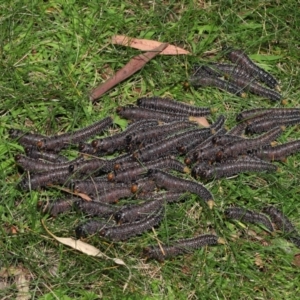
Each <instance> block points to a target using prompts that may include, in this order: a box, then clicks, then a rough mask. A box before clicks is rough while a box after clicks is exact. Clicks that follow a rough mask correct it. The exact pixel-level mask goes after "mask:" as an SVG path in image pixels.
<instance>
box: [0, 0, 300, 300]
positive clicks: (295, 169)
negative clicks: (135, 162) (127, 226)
mask: <svg viewBox="0 0 300 300" xmlns="http://www.w3.org/2000/svg"><path fill="white" fill-rule="evenodd" d="M140 2H141V3H142V4H141V3H140ZM143 2H144V3H143ZM99 3H100V2H99V1H63V0H61V1H43V2H41V1H31V2H30V3H29V2H28V1H1V2H0V10H1V15H0V25H1V31H0V54H1V56H0V68H1V72H0V101H1V102H0V103H1V106H0V112H1V119H0V136H1V141H2V142H1V144H0V154H1V156H0V171H1V172H0V182H1V184H0V191H1V198H0V199H1V200H0V220H1V221H0V224H1V226H0V232H1V237H0V257H1V260H0V268H8V267H13V266H15V267H19V268H23V269H24V270H27V273H28V278H29V280H30V292H31V295H32V298H33V299H47V300H48V299H99V298H101V297H103V298H104V299H141V298H142V299H297V298H299V296H300V290H299V287H298V282H299V279H300V272H299V266H296V265H295V264H294V263H293V261H294V255H295V254H296V253H298V252H299V250H298V249H297V248H295V247H294V246H293V245H292V244H290V243H288V242H286V241H285V240H284V239H283V238H282V237H280V236H279V235H276V236H274V237H272V236H270V235H268V234H266V233H265V232H264V231H263V230H262V229H261V228H259V227H257V226H249V227H242V225H241V224H239V223H228V222H225V221H224V219H223V217H222V214H221V211H222V209H223V208H224V207H226V206H228V205H230V204H236V205H241V206H245V207H247V208H249V209H257V210H259V209H260V208H261V207H262V206H264V205H265V204H269V203H272V204H279V207H281V208H282V210H283V211H284V212H285V213H286V214H287V215H288V216H289V217H290V219H291V220H292V221H293V222H294V224H295V225H296V227H297V228H298V229H299V230H300V222H299V213H300V208H299V204H298V203H299V199H298V198H299V195H300V193H299V186H300V184H299V183H300V182H299V175H300V172H299V163H298V161H299V159H300V155H294V156H293V157H290V158H289V159H288V161H287V163H284V164H278V165H279V166H280V168H281V171H280V172H278V173H276V174H247V175H239V176H237V177H236V178H232V179H223V180H218V181H213V182H210V183H208V184H207V186H208V187H209V189H210V190H211V191H212V193H213V194H214V196H215V201H216V203H217V207H216V209H215V210H214V211H213V212H211V211H208V210H207V208H205V207H203V208H202V206H201V203H200V204H199V202H198V199H197V198H195V197H193V198H191V199H190V200H189V201H187V202H185V203H180V204H175V205H173V206H170V207H168V208H167V211H166V217H165V219H164V221H163V223H162V224H161V226H160V227H159V229H156V233H157V235H158V238H159V239H160V240H162V241H163V242H166V243H167V242H168V241H169V240H172V239H175V238H183V237H191V236H193V235H195V234H196V233H198V234H200V233H205V232H210V231H213V230H215V231H216V233H217V234H219V235H220V236H222V237H224V238H225V239H226V240H227V241H228V245H226V246H219V247H214V248H208V249H206V248H204V249H201V250H198V251H196V252H195V253H193V254H189V255H185V256H182V257H178V258H176V259H174V260H171V261H166V262H165V263H164V264H159V263H157V262H152V261H149V262H146V261H145V260H143V259H141V251H142V248H143V247H145V246H147V245H148V244H150V243H155V242H156V240H155V235H154V233H153V232H148V233H145V234H144V235H142V236H140V237H136V238H133V239H132V240H130V241H128V242H126V243H125V242H123V243H115V244H111V243H107V242H104V241H103V240H100V239H98V238H96V237H92V238H89V239H88V240H87V242H89V243H91V244H93V245H94V246H96V247H98V248H99V249H101V251H103V252H105V253H106V254H107V255H108V256H109V257H118V258H121V259H123V260H124V261H125V263H126V264H127V266H128V268H129V270H130V272H131V277H130V280H129V281H128V278H129V275H130V274H129V270H128V269H127V268H126V267H124V266H118V265H115V264H114V263H113V262H112V261H110V260H105V259H97V258H93V257H89V256H86V255H84V254H81V253H78V252H76V251H74V250H71V249H69V248H67V247H65V246H63V245H60V244H58V243H57V242H56V241H55V240H54V239H53V238H51V237H50V236H48V234H47V233H46V232H45V230H44V228H43V227H42V225H41V222H40V221H41V219H42V218H44V216H43V215H41V214H40V213H39V212H37V209H36V204H37V201H38V200H40V199H41V200H46V199H48V198H55V197H59V195H61V194H60V192H59V191H57V190H55V189H49V190H46V191H40V192H37V191H32V192H28V193H24V192H22V191H20V190H18V189H17V187H16V183H17V182H18V180H19V177H20V170H18V169H17V167H16V165H15V163H14V159H13V157H14V155H15V154H17V153H20V152H23V151H24V150H23V148H22V147H21V146H19V145H18V143H17V142H16V141H12V140H10V139H9V138H8V130H9V129H10V128H20V129H23V130H26V131H29V132H39V133H42V134H49V135H50V134H55V133H58V132H59V133H60V132H67V131H70V130H72V129H76V128H80V127H83V126H86V125H89V124H91V123H92V122H94V121H97V120H99V119H101V118H103V117H105V116H107V115H113V116H114V117H116V114H115V112H114V111H115V108H116V107H117V106H119V105H126V104H132V103H134V102H135V101H136V99H137V98H138V97H141V96H145V95H157V96H170V97H173V98H176V99H179V100H182V101H185V102H188V103H192V104H195V105H198V106H211V107H214V108H217V109H218V111H217V113H216V114H215V115H214V116H213V117H212V119H216V117H217V116H218V115H219V114H224V115H225V116H226V117H227V121H226V122H227V123H226V124H227V125H228V127H231V126H233V125H234V124H235V121H234V117H235V114H236V113H237V112H239V111H241V110H243V109H250V108H254V107H274V106H279V104H275V105H274V104H273V103H270V102H268V101H266V100H265V99H261V98H259V97H256V96H253V95H249V96H248V98H247V99H240V98H237V97H235V96H232V95H229V94H226V93H222V92H219V91H217V90H215V89H212V88H207V89H201V90H193V89H189V90H185V89H183V86H182V83H183V82H184V81H185V80H187V78H188V76H189V72H190V68H191V65H192V64H193V63H195V62H199V61H209V60H214V61H218V60H221V59H222V55H221V48H222V45H223V44H229V45H233V46H235V47H237V48H242V49H245V50H246V52H247V53H248V54H249V55H250V57H252V58H253V59H255V60H256V61H257V62H258V63H259V65H260V66H262V67H263V68H265V69H266V70H268V71H270V72H271V73H272V74H273V75H274V76H275V77H276V78H278V79H280V81H281V86H282V93H283V95H284V97H285V98H286V99H287V101H288V104H287V106H288V107H298V106H299V105H298V100H299V97H300V93H299V88H300V80H299V72H300V65H299V59H300V54H299V46H300V45H299V30H300V11H299V9H298V8H297V7H298V6H299V3H297V1H292V0H288V1H285V2H284V3H280V2H277V3H276V2H275V1H207V2H206V1H191V0H190V1H188V0H186V1H183V0H182V1H151V2H150V1H147V2H146V1H124V2H122V3H121V4H120V1H115V0H112V1H106V2H105V3H104V2H103V3H102V4H99ZM114 34H124V35H129V36H133V37H137V38H149V39H154V40H159V41H162V42H170V43H172V44H176V45H179V46H182V47H184V48H185V49H187V50H189V51H191V52H192V55H191V56H177V57H176V56H172V57H171V56H158V57H156V58H155V59H154V60H152V61H150V62H149V63H148V64H147V65H146V66H145V67H144V68H143V69H142V70H141V71H140V72H138V73H136V74H135V75H133V76H132V77H131V78H129V79H128V80H126V81H124V82H123V83H121V84H119V85H118V86H117V87H115V88H114V89H112V90H111V91H110V92H108V93H107V94H105V95H104V96H103V97H102V98H101V99H99V100H98V101H96V102H95V103H91V102H90V101H89V98H88V94H89V92H90V91H91V90H92V89H93V88H94V87H95V86H97V85H98V84H99V83H100V82H103V81H104V80H105V78H107V77H108V76H109V72H110V70H112V71H113V72H115V71H117V70H118V69H120V68H121V67H122V66H124V65H125V64H126V63H127V62H128V61H129V59H130V58H131V57H133V56H135V55H137V54H138V53H140V52H139V51H137V50H134V49H130V48H124V47H121V46H113V45H111V44H110V43H109V39H110V38H111V36H112V35H114ZM116 121H117V119H116ZM297 138H298V139H299V138H300V132H299V130H298V127H293V128H291V129H288V130H286V131H285V133H284V135H283V136H282V137H281V138H280V140H281V141H282V142H284V141H288V140H293V139H297ZM68 155H69V156H70V157H74V156H75V155H76V153H74V151H73V152H68ZM80 221H82V217H81V216H80V215H77V214H75V213H71V214H67V215H64V216H60V217H58V218H56V219H48V220H46V223H47V226H48V227H49V229H50V230H51V231H52V232H53V233H54V234H56V235H58V236H66V237H68V236H74V227H75V226H76V225H77V224H78V223H79V222H80ZM12 226H16V228H17V229H18V232H17V234H10V230H9V229H10V228H11V227H12ZM257 257H259V258H260V259H261V260H262V263H263V267H261V268H260V267H259V266H257V265H256V264H255V262H256V259H257ZM9 280H10V281H9V282H10V283H11V284H8V285H7V286H6V287H5V288H3V289H0V298H2V299H13V298H14V297H16V295H17V288H16V284H15V282H14V278H13V277H11V278H9ZM127 281H128V282H127ZM126 284H128V285H127V288H126V289H125V291H123V287H124V285H126Z"/></svg>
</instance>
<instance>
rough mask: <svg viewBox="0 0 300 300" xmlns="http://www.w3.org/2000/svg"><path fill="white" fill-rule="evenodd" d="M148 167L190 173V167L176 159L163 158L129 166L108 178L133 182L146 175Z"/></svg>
mask: <svg viewBox="0 0 300 300" xmlns="http://www.w3.org/2000/svg"><path fill="white" fill-rule="evenodd" d="M148 169H167V170H169V169H171V170H176V171H178V172H181V173H189V169H188V168H187V167H186V166H185V165H184V164H182V163H181V162H179V161H178V160H176V159H171V158H163V159H157V160H155V161H151V162H147V163H145V164H143V165H141V166H139V167H133V168H129V169H127V170H125V171H122V172H116V171H115V174H109V175H108V180H110V181H116V182H131V181H133V180H136V179H137V178H138V177H140V176H142V175H143V174H144V175H146V173H147V170H148Z"/></svg>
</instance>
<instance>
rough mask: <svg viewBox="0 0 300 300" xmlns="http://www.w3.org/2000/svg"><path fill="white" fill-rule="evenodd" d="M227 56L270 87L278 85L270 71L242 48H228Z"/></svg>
mask: <svg viewBox="0 0 300 300" xmlns="http://www.w3.org/2000/svg"><path fill="white" fill-rule="evenodd" d="M227 58H228V59H229V60H230V61H231V62H233V63H237V64H238V65H240V66H241V67H242V68H245V70H246V71H247V72H248V73H250V74H251V75H252V76H254V77H257V78H259V79H260V80H261V81H262V82H264V83H265V84H266V85H267V86H269V87H270V88H276V87H277V86H278V82H277V80H276V79H275V78H274V77H273V76H272V75H271V74H269V73H268V72H266V71H265V70H263V69H262V68H260V67H259V66H257V65H256V64H255V63H254V62H253V61H252V60H251V59H250V58H249V57H248V56H247V55H246V54H245V52H244V51H242V50H235V49H227Z"/></svg>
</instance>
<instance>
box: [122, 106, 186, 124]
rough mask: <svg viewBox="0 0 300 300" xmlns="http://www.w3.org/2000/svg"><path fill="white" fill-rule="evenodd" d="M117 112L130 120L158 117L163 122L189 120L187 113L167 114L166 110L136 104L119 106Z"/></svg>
mask: <svg viewBox="0 0 300 300" xmlns="http://www.w3.org/2000/svg"><path fill="white" fill-rule="evenodd" d="M117 114H118V115H119V116H121V117H123V118H125V119H129V120H134V121H138V120H144V119H157V120H159V121H161V122H166V123H169V122H174V121H184V122H189V120H190V119H189V116H187V115H177V114H171V113H169V114H167V113H164V112H160V111H156V110H151V109H146V108H141V107H134V106H126V107H118V108H117Z"/></svg>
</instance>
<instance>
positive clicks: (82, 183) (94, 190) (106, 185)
mask: <svg viewBox="0 0 300 300" xmlns="http://www.w3.org/2000/svg"><path fill="white" fill-rule="evenodd" d="M100 178H101V179H100ZM122 186H124V185H123V184H117V183H112V182H109V181H108V180H107V178H106V176H105V177H99V178H93V179H89V180H88V179H87V180H73V181H72V182H71V187H72V189H73V191H74V192H75V193H85V194H87V195H90V196H92V195H99V194H100V193H103V192H105V191H107V190H111V189H114V188H115V189H118V188H119V187H122Z"/></svg>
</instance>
